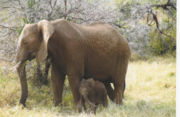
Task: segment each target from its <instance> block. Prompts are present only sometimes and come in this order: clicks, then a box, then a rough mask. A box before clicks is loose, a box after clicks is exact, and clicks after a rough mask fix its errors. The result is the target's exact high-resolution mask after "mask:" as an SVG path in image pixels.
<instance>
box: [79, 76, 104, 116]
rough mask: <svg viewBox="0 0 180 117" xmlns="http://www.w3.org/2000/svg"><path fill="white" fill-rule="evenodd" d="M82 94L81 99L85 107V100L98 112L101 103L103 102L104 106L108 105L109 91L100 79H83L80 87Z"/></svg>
mask: <svg viewBox="0 0 180 117" xmlns="http://www.w3.org/2000/svg"><path fill="white" fill-rule="evenodd" d="M79 92H80V95H81V99H80V101H81V102H82V103H83V104H82V105H83V106H84V109H86V107H85V102H86V103H87V104H88V105H89V107H90V109H91V110H93V112H94V113H96V108H97V106H98V105H99V104H103V106H104V107H106V106H107V91H106V88H105V86H104V84H103V83H102V82H100V81H95V80H93V79H92V78H91V79H87V80H84V79H83V80H82V81H81V84H80V88H79Z"/></svg>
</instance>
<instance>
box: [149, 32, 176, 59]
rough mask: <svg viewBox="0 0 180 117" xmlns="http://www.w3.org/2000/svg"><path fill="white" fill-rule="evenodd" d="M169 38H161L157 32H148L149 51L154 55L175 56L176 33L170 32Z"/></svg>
mask: <svg viewBox="0 0 180 117" xmlns="http://www.w3.org/2000/svg"><path fill="white" fill-rule="evenodd" d="M168 34H171V35H170V36H163V35H162V34H160V33H159V32H158V31H157V30H155V31H152V32H150V39H151V40H150V50H151V51H152V53H153V54H154V55H163V54H172V55H174V56H175V54H176V32H175V31H172V30H170V31H169V32H168Z"/></svg>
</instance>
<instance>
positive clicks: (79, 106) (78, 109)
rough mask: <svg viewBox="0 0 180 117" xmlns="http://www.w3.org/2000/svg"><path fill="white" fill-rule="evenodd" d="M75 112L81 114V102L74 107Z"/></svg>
mask: <svg viewBox="0 0 180 117" xmlns="http://www.w3.org/2000/svg"><path fill="white" fill-rule="evenodd" d="M76 110H77V111H78V112H79V113H80V112H82V102H81V101H79V102H78V104H77V105H76Z"/></svg>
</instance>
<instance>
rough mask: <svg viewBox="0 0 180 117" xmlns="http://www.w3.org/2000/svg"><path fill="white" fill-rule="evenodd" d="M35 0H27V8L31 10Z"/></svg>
mask: <svg viewBox="0 0 180 117" xmlns="http://www.w3.org/2000/svg"><path fill="white" fill-rule="evenodd" d="M35 3H36V2H35V0H28V7H29V8H32V7H33V5H35Z"/></svg>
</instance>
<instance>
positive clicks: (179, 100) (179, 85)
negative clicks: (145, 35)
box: [176, 0, 180, 117]
mask: <svg viewBox="0 0 180 117" xmlns="http://www.w3.org/2000/svg"><path fill="white" fill-rule="evenodd" d="M176 1H177V6H176V8H177V17H176V21H177V25H176V26H177V29H176V34H177V36H176V37H177V38H176V40H177V41H176V42H177V46H176V47H177V49H176V117H180V93H179V91H180V79H179V78H180V72H179V70H180V47H179V46H180V40H179V39H180V1H179V0H176Z"/></svg>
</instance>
